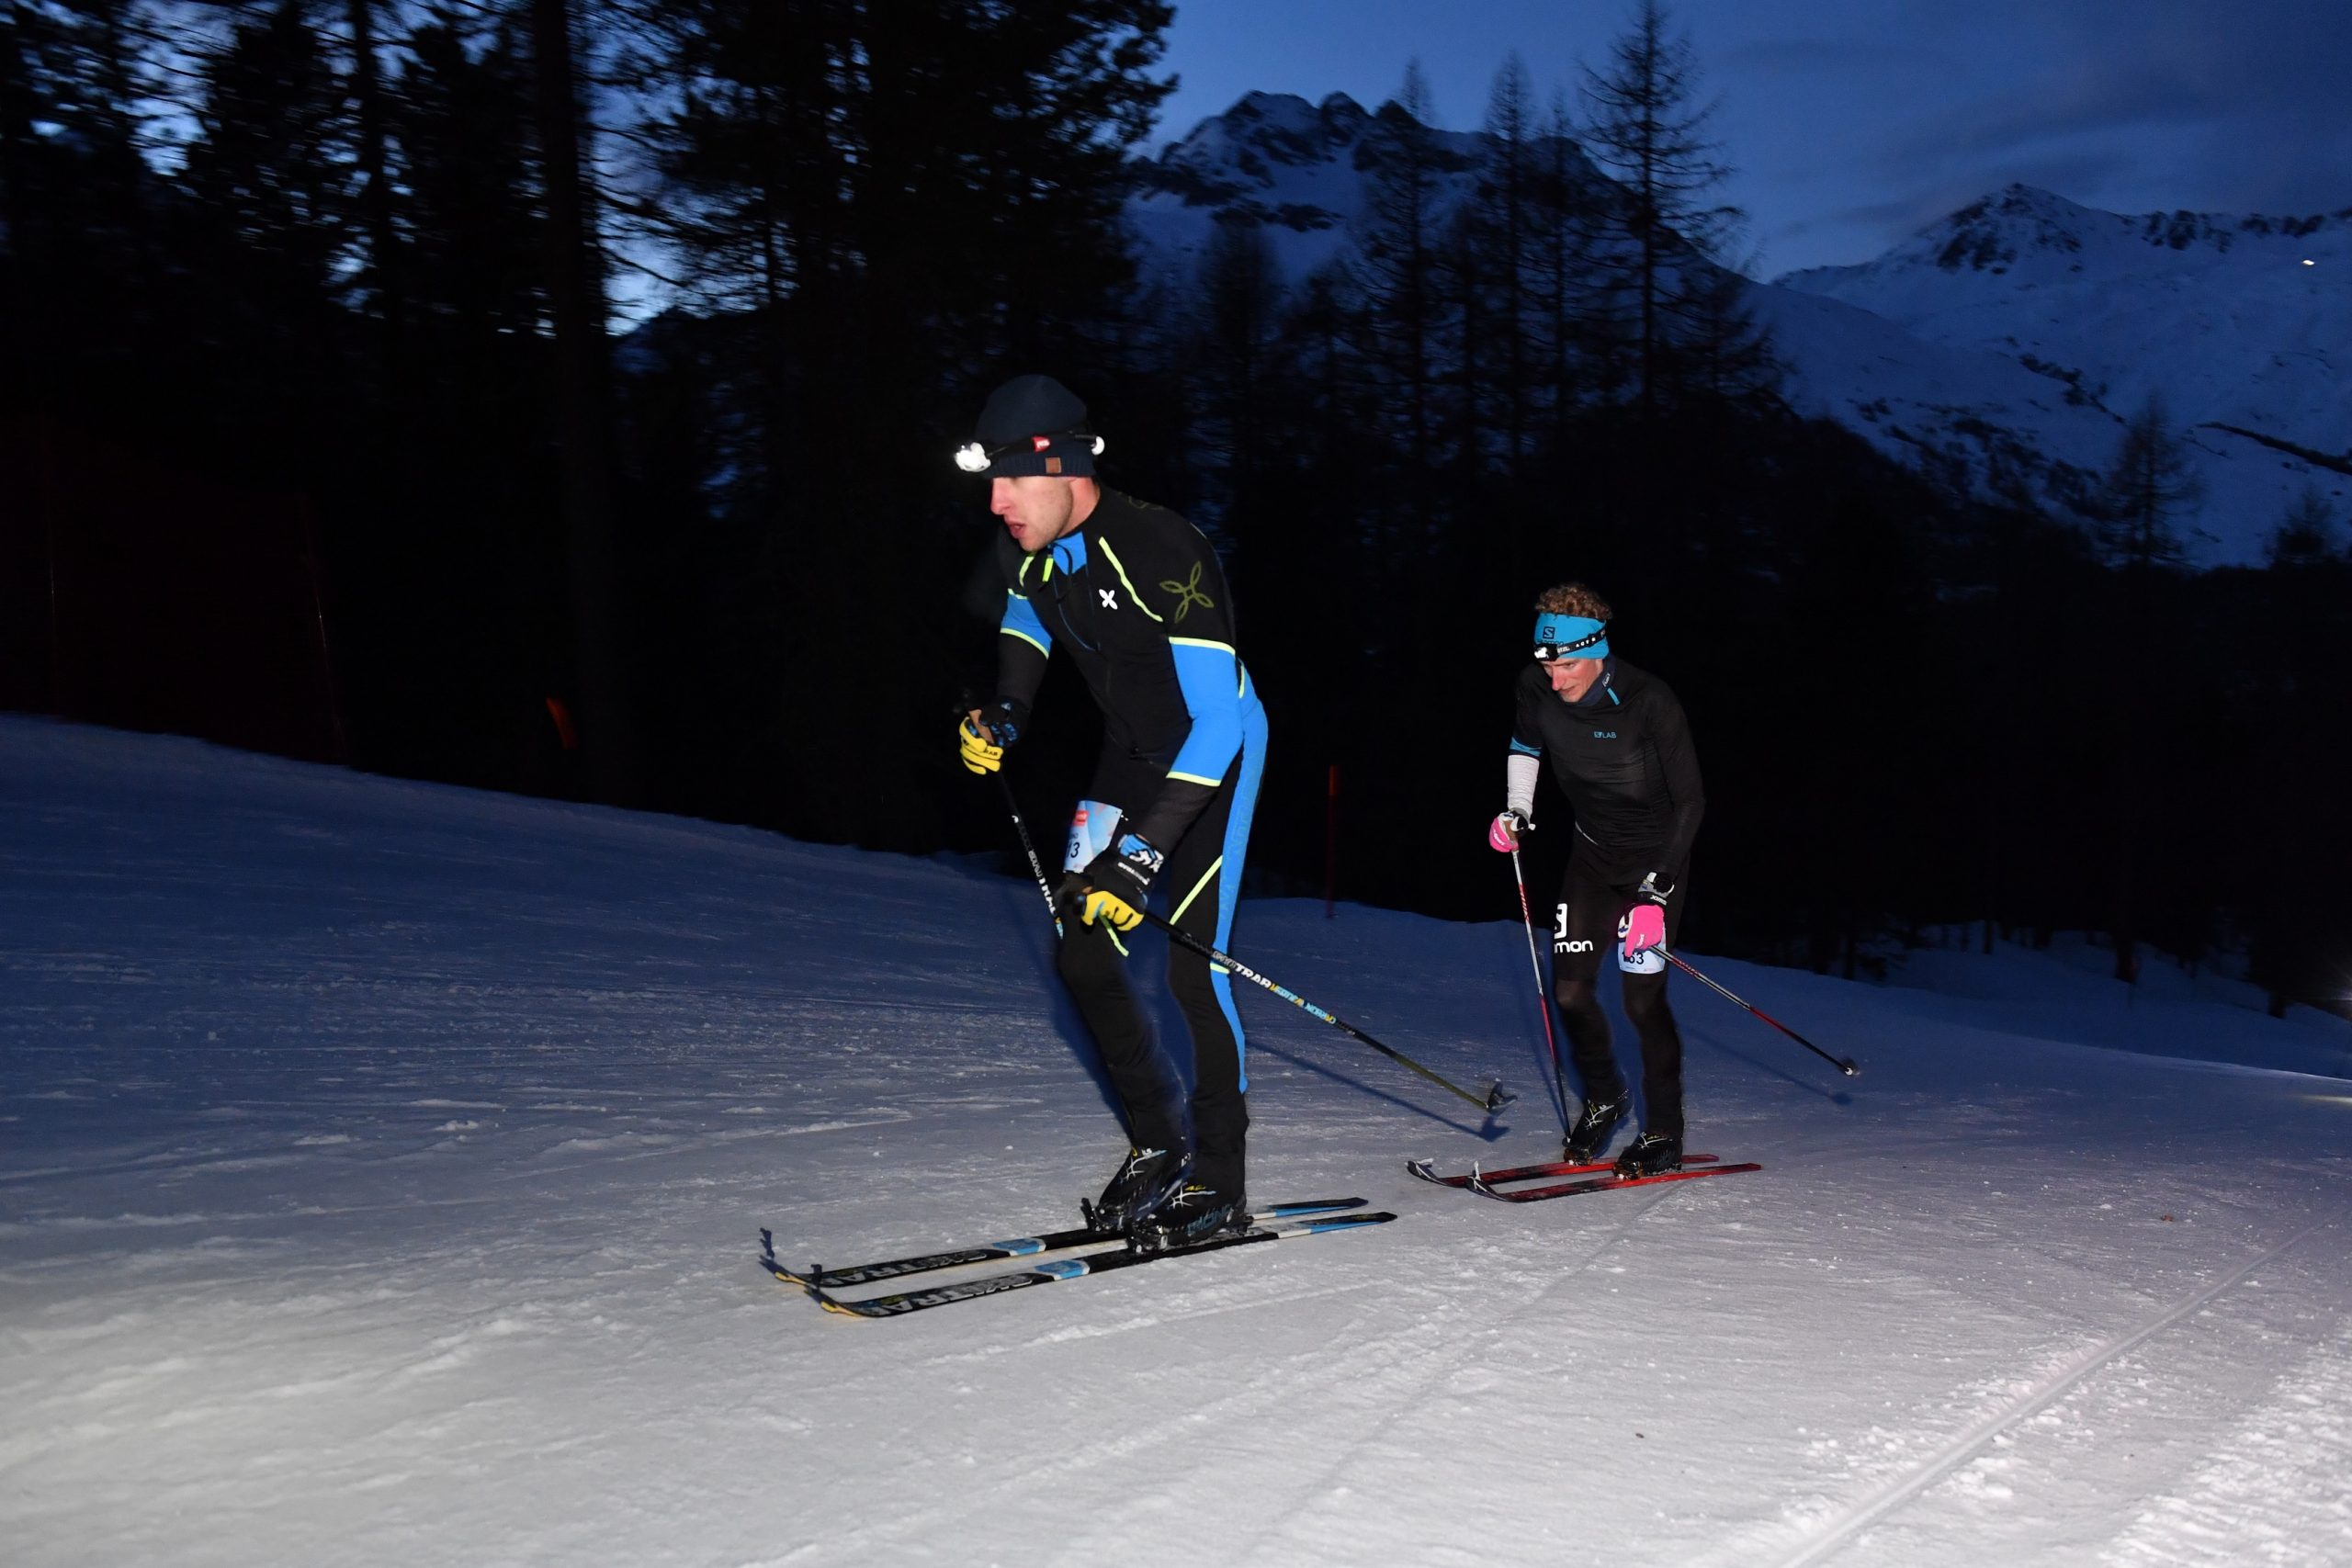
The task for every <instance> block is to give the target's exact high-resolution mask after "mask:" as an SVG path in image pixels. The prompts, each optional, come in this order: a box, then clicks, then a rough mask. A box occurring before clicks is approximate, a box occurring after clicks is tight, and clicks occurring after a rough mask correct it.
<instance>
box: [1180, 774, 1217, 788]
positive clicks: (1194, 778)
mask: <svg viewBox="0 0 2352 1568" xmlns="http://www.w3.org/2000/svg"><path fill="white" fill-rule="evenodd" d="M1168 779H1169V782H1170V783H1171V784H1173V783H1174V782H1175V781H1176V780H1178V779H1182V780H1183V781H1184V782H1185V783H1186V784H1206V785H1208V786H1209V788H1211V789H1215V788H1216V786H1217V785H1219V784H1223V783H1224V782H1225V781H1224V780H1223V779H1204V778H1203V777H1201V775H1200V774H1198V773H1170V774H1169V775H1168Z"/></svg>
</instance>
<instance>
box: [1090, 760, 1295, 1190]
mask: <svg viewBox="0 0 2352 1568" xmlns="http://www.w3.org/2000/svg"><path fill="white" fill-rule="evenodd" d="M1243 761H1244V759H1242V758H1236V759H1235V760H1234V763H1233V766H1232V768H1231V769H1230V770H1228V771H1227V774H1226V778H1225V783H1224V784H1223V785H1222V786H1220V787H1219V788H1218V790H1217V792H1216V795H1215V796H1214V797H1213V798H1212V799H1211V800H1210V802H1209V806H1208V808H1207V809H1206V810H1204V811H1203V812H1202V813H1201V815H1200V817H1199V818H1198V819H1197V820H1195V821H1194V822H1193V826H1192V829H1191V830H1190V831H1188V832H1187V833H1186V834H1185V835H1184V837H1183V838H1182V840H1180V841H1179V842H1178V843H1177V845H1176V847H1175V849H1173V850H1171V851H1170V852H1169V855H1168V860H1167V863H1166V864H1164V865H1162V866H1161V867H1160V868H1159V875H1158V876H1156V877H1155V878H1153V882H1152V885H1153V888H1154V890H1155V891H1159V890H1165V893H1166V897H1167V898H1168V901H1169V904H1170V907H1171V908H1174V907H1176V906H1180V905H1181V906H1182V910H1181V912H1180V913H1177V914H1176V915H1174V916H1173V919H1175V922H1176V925H1177V928H1178V929H1179V930H1181V931H1184V932H1185V933H1186V934H1187V935H1190V936H1192V937H1194V938H1196V939H1198V940H1199V941H1201V942H1206V943H1208V944H1209V945H1211V946H1213V947H1216V946H1222V945H1224V942H1225V935H1226V933H1225V932H1223V931H1219V930H1218V929H1217V927H1218V912H1219V910H1220V909H1221V908H1223V905H1224V893H1225V889H1226V888H1227V886H1231V885H1232V884H1231V882H1230V881H1229V880H1228V879H1234V878H1238V877H1239V876H1240V874H1241V867H1240V865H1239V864H1238V863H1237V862H1238V855H1236V857H1235V858H1234V859H1231V860H1228V859H1226V858H1225V857H1226V856H1227V852H1228V851H1235V850H1238V849H1239V848H1240V847H1241V845H1242V844H1243V843H1245V842H1246V840H1247V835H1248V833H1249V821H1248V818H1247V817H1246V816H1245V817H1244V818H1243V819H1242V821H1241V823H1240V824H1239V827H1240V831H1239V832H1238V833H1233V832H1231V831H1229V830H1230V829H1232V828H1233V827H1234V821H1233V814H1234V809H1235V796H1236V795H1238V794H1240V793H1242V789H1243V785H1244V781H1245V778H1246V780H1247V786H1248V789H1249V793H1250V795H1251V796H1252V798H1251V799H1250V801H1249V802H1247V803H1245V804H1244V806H1243V809H1244V810H1245V811H1246V810H1248V808H1249V807H1250V806H1254V805H1255V804H1256V802H1255V798H1254V797H1255V793H1256V789H1255V785H1256V780H1255V778H1254V777H1252V776H1249V775H1248V774H1247V773H1245V769H1244V767H1243ZM1229 840H1230V841H1229ZM1062 925H1063V929H1064V931H1066V932H1067V934H1066V935H1065V936H1064V937H1063V939H1062V945H1061V952H1060V953H1059V955H1058V956H1057V960H1056V967H1057V969H1058V970H1059V971H1060V972H1061V977H1062V980H1063V982H1064V983H1065V984H1067V985H1068V986H1069V992H1070V997H1071V999H1072V1000H1074V1001H1076V1002H1077V1003H1078V1010H1079V1013H1080V1016H1081V1017H1083V1018H1084V1019H1085V1020H1086V1027H1087V1028H1088V1029H1089V1030H1090V1031H1091V1032H1092V1033H1093V1035H1094V1041H1095V1043H1096V1044H1097V1045H1098V1046H1100V1047H1101V1048H1102V1052H1103V1068H1104V1070H1105V1071H1106V1072H1107V1073H1109V1075H1110V1077H1111V1087H1112V1088H1113V1089H1114V1090H1116V1091H1117V1093H1118V1096H1119V1099H1120V1100H1121V1102H1122V1103H1123V1105H1124V1106H1125V1111H1126V1121H1127V1135H1128V1137H1130V1138H1131V1139H1133V1140H1134V1141H1135V1144H1136V1147H1138V1148H1183V1147H1187V1146H1189V1147H1190V1148H1192V1150H1193V1180H1195V1181H1200V1182H1204V1183H1205V1184H1207V1185H1209V1186H1211V1187H1214V1188H1216V1190H1218V1191H1220V1192H1227V1193H1239V1192H1243V1191H1246V1190H1247V1189H1246V1187H1245V1186H1244V1184H1243V1182H1244V1177H1245V1176H1246V1174H1247V1173H1246V1171H1245V1170H1244V1168H1243V1159H1242V1151H1243V1144H1244V1141H1245V1138H1246V1136H1247V1134H1248V1133H1249V1130H1250V1110H1249V1104H1248V1101H1247V1100H1246V1098H1245V1096H1244V1090H1245V1089H1246V1088H1247V1087H1248V1086H1247V1085H1246V1083H1245V1082H1244V1080H1243V1077H1242V1067H1241V1052H1242V1042H1241V1038H1240V1036H1239V1034H1238V1032H1236V1029H1235V1023H1236V1021H1238V1014H1236V1013H1235V1012H1234V1011H1233V1010H1232V990H1231V987H1232V982H1231V981H1230V980H1229V979H1227V976H1224V975H1222V974H1217V973H1214V972H1212V971H1211V969H1210V968H1209V961H1208V960H1207V959H1205V958H1204V957H1202V956H1201V955H1200V954H1199V953H1195V952H1193V950H1192V949H1191V948H1189V947H1185V946H1183V945H1182V943H1179V942H1173V941H1171V942H1170V943H1169V944H1168V988H1169V990H1170V992H1171V993H1172V994H1173V995H1174V996H1175V998H1176V1003H1177V1006H1178V1007H1180V1008H1182V1010H1183V1013H1184V1021H1185V1022H1187V1023H1188V1024H1190V1025H1191V1026H1192V1033H1193V1092H1192V1096H1191V1100H1190V1103H1189V1105H1188V1104H1187V1102H1186V1098H1185V1095H1184V1092H1183V1086H1182V1081H1181V1080H1180V1079H1179V1078H1178V1077H1177V1074H1176V1066H1175V1064H1174V1063H1173V1062H1172V1061H1170V1059H1169V1056H1168V1053H1167V1052H1166V1051H1164V1050H1162V1049H1161V1048H1160V1045H1159V1042H1158V1041H1157V1040H1155V1039H1154V1038H1153V1037H1152V1032H1151V1025H1150V1024H1149V1023H1148V1021H1146V1020H1145V1018H1144V1016H1143V1011H1142V1010H1141V1009H1140V1008H1138V1007H1137V1006H1136V999H1135V994H1134V993H1133V992H1132V991H1130V990H1129V989H1128V987H1127V976H1126V960H1127V955H1126V951H1125V946H1124V945H1123V943H1122V939H1120V938H1119V937H1118V936H1117V935H1116V933H1114V931H1112V930H1111V928H1110V927H1109V926H1108V925H1107V924H1105V925H1093V926H1090V925H1087V924H1085V923H1084V922H1083V921H1082V920H1081V919H1080V918H1079V912H1078V907H1077V903H1076V902H1075V901H1074V900H1072V901H1067V902H1065V903H1064V904H1063V906H1062ZM1220 993H1222V994H1220ZM1188 1122H1189V1127H1188V1125H1187V1123H1188Z"/></svg>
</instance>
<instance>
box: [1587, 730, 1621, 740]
mask: <svg viewBox="0 0 2352 1568" xmlns="http://www.w3.org/2000/svg"><path fill="white" fill-rule="evenodd" d="M1592 738H1593V739H1595V740H1614V739H1617V732H1616V731H1615V730H1613V729H1596V730H1594V731H1593V732H1592Z"/></svg>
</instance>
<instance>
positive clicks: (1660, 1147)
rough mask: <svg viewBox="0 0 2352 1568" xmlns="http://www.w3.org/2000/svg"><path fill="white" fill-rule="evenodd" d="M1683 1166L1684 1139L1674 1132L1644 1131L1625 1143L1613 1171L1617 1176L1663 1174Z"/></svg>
mask: <svg viewBox="0 0 2352 1568" xmlns="http://www.w3.org/2000/svg"><path fill="white" fill-rule="evenodd" d="M1681 1168H1682V1140H1681V1138H1680V1137H1679V1136H1678V1135H1677V1134H1672V1133H1644V1134H1642V1135H1641V1136H1640V1137H1638V1138H1635V1139H1634V1141H1633V1142H1632V1143H1630V1144H1627V1145H1625V1149H1624V1152H1623V1154H1621V1155H1619V1156H1617V1165H1616V1168H1615V1169H1614V1171H1613V1172H1612V1173H1611V1174H1613V1175H1617V1176H1621V1177H1622V1176H1661V1175H1664V1174H1665V1173H1666V1172H1668V1171H1669V1170H1680V1169H1681Z"/></svg>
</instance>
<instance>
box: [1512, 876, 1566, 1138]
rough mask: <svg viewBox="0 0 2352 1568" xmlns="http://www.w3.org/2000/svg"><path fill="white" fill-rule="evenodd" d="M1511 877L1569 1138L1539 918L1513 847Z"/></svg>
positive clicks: (1562, 1128) (1562, 1123) (1562, 1126)
mask: <svg viewBox="0 0 2352 1568" xmlns="http://www.w3.org/2000/svg"><path fill="white" fill-rule="evenodd" d="M1510 874H1511V875H1513V876H1514V877H1516V878H1518V879H1519V923H1520V924H1521V925H1523V926H1525V927H1526V928H1527V966H1528V967H1529V968H1530V969H1532V970H1534V971H1535V1005H1536V1007H1537V1008H1538V1009H1539V1010H1541V1011H1542V1012H1543V1014H1544V1044H1546V1045H1548V1046H1550V1047H1551V1048H1552V1088H1553V1089H1555V1091H1556V1092H1557V1094H1558V1096H1559V1106H1560V1135H1561V1136H1562V1137H1564V1138H1565V1137H1566V1136H1567V1135H1568V1082H1567V1079H1566V1077H1562V1076H1561V1073H1560V1037H1559V1036H1558V1035H1556V1034H1555V1033H1553V1032H1552V998H1550V997H1547V996H1545V995H1544V961H1543V960H1542V959H1540V958H1538V957H1536V956H1535V915H1534V912H1533V910H1532V909H1531V908H1529V907H1528V903H1527V873H1526V871H1525V869H1524V868H1522V867H1521V865H1520V863H1519V846H1518V845H1517V844H1513V845H1511V847H1510Z"/></svg>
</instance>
